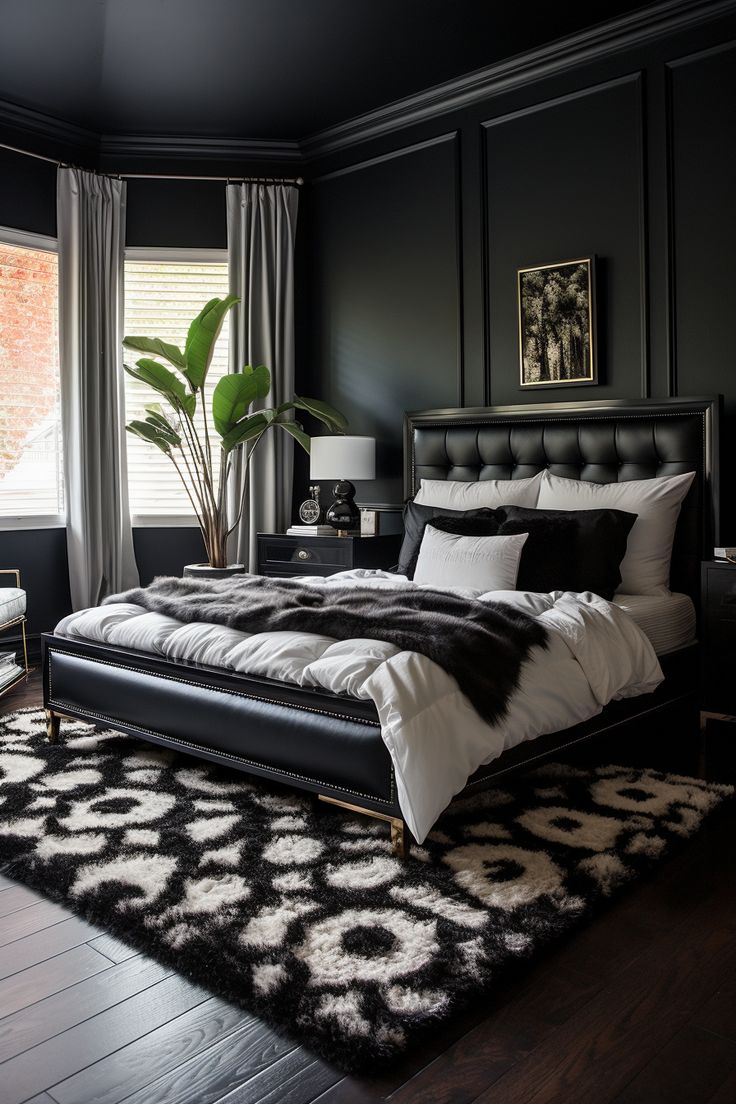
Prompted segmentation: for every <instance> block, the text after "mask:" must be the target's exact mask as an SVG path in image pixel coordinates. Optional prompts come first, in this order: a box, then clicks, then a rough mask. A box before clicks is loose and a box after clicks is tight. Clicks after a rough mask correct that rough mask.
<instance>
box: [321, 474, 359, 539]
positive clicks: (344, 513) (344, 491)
mask: <svg viewBox="0 0 736 1104" xmlns="http://www.w3.org/2000/svg"><path fill="white" fill-rule="evenodd" d="M332 493H333V494H334V496H335V501H334V502H333V503H332V505H331V506H330V508H329V510H328V511H327V521H328V523H329V524H330V525H331V526H332V527H333V529H337V532H338V536H346V535H347V534H348V533H350V532H351V530H359V529H360V511H359V510H358V507H357V506H356V505H355V487H354V486H353V484H352V483H351V482H350V481H349V480H347V479H341V480H340V482H339V483H336V484H335V486H334V487H333V488H332Z"/></svg>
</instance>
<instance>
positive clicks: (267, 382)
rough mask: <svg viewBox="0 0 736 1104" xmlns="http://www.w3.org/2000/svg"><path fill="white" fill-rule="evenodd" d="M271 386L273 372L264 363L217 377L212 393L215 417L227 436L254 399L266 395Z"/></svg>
mask: <svg viewBox="0 0 736 1104" xmlns="http://www.w3.org/2000/svg"><path fill="white" fill-rule="evenodd" d="M270 389H271V373H270V372H269V370H268V368H266V367H265V366H264V365H260V366H259V367H258V368H251V367H250V365H246V367H245V368H244V369H243V371H242V372H233V373H231V374H230V375H227V376H223V377H222V379H220V380H218V381H217V386H216V387H215V391H214V394H213V396H212V421H213V422H214V424H215V429H216V430H217V432H218V433H219V434H220V436H221V437H224V436H225V434H226V433H229V432H230V430H231V429H232V428H233V426H234V425H235V424H236V423H237V422H239V421H240V420H241V418H244V417H245V416H246V414H247V413H248V410H249V408H250V405H251V403H252V402H254V400H255V399H264V398H265V397H266V395H267V394H268V392H269V391H270Z"/></svg>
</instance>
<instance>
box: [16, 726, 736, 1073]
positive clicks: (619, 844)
mask: <svg viewBox="0 0 736 1104" xmlns="http://www.w3.org/2000/svg"><path fill="white" fill-rule="evenodd" d="M731 792H732V791H731V789H730V788H729V787H727V786H719V785H713V784H707V783H704V782H700V781H697V780H695V779H692V778H683V777H679V776H670V775H663V774H660V773H657V772H654V771H647V770H638V769H637V770H631V769H627V768H625V767H617V766H608V767H601V768H599V769H596V770H590V771H588V770H581V769H578V768H573V767H569V766H562V765H554V764H552V765H547V766H544V767H541V768H539V769H537V770H535V771H532V772H530V773H528V774H526V775H524V776H519V777H515V778H513V779H509V782H508V785H507V787H504V788H503V789H501V788H499V789H495V790H492V791H489V792H487V793H484V794H480V795H478V796H476V797H473V798H471V799H467V800H463V801H458V802H456V803H455V804H454V805H453V806H452V808H451V810H450V811H449V812H447V813H446V814H445V815H444V816H443V817H442V819H441V821H440V822H439V823H438V825H437V827H436V829H435V831H434V832H433V833H432V834H431V836H430V838H429V839H428V840H427V841H426V842H425V844H424V845H423V846H422V847H414V848H413V849H412V856H411V858H410V859H409V860H408V861H406V862H401V861H400V860H398V859H396V858H394V857H393V855H392V854H391V851H390V846H389V842H388V838H387V837H388V833H387V827H386V825H381V824H378V823H377V822H374V821H370V820H368V819H367V818H364V817H352V816H350V815H348V814H345V813H343V812H341V811H339V810H334V811H332V810H330V809H329V808H328V807H325V808H324V810H318V809H316V808H315V804H314V802H313V801H312V800H311V799H310V798H308V797H305V796H300V795H299V794H296V793H290V792H288V791H286V790H283V789H278V790H277V789H275V788H268V787H267V786H264V785H261V784H254V783H252V782H250V781H248V780H247V779H246V778H245V777H244V776H240V775H239V774H238V773H237V772H235V771H229V770H226V769H221V768H219V767H215V766H212V765H210V764H207V763H204V762H202V761H201V760H196V759H192V758H189V757H183V756H180V755H175V754H173V753H170V752H167V751H164V750H161V749H157V748H155V747H153V746H151V745H146V744H141V743H138V742H137V741H134V740H130V739H128V738H126V737H123V736H120V735H118V734H116V733H113V732H109V731H108V732H97V731H95V730H94V729H93V728H92V727H90V726H89V725H86V724H82V723H76V722H72V721H64V722H62V742H61V743H60V744H59V745H57V746H55V747H50V746H49V745H48V743H47V742H46V738H45V730H44V722H43V714H42V712H41V711H40V710H21V711H20V712H18V713H15V714H12V715H10V716H8V717H6V718H5V719H4V720H3V721H2V722H0V869H2V870H3V871H4V873H6V874H8V875H9V876H10V877H11V878H17V879H18V880H19V881H22V882H25V883H27V884H28V885H32V886H36V887H37V888H39V889H40V890H41V891H42V892H44V893H46V894H48V895H51V896H53V897H55V898H57V899H59V900H61V901H64V902H65V903H66V904H68V905H69V906H70V907H71V908H72V909H74V911H76V912H78V913H80V914H82V915H84V916H86V917H88V918H89V919H91V920H93V921H95V922H97V923H99V924H101V925H103V926H104V927H106V928H107V929H108V930H110V931H112V932H115V933H116V934H117V935H119V936H120V937H122V938H123V939H125V940H127V941H128V942H130V943H132V944H134V945H137V946H139V947H141V948H142V949H144V950H145V951H147V952H148V953H150V954H152V955H154V956H156V957H158V958H161V959H163V960H165V961H167V962H169V963H172V964H173V965H174V966H175V967H176V969H177V970H178V971H179V972H180V973H183V974H186V975H187V976H189V977H191V978H193V979H194V980H196V981H199V982H200V983H201V984H203V985H204V986H206V987H207V988H209V989H210V990H211V991H213V992H215V993H218V994H220V995H222V996H224V997H227V998H229V999H231V1000H234V1001H236V1002H238V1003H240V1004H241V1005H243V1006H244V1007H246V1008H249V1009H251V1010H253V1011H255V1012H256V1013H258V1014H259V1015H261V1016H263V1017H264V1018H265V1019H267V1020H268V1021H270V1022H271V1023H273V1024H275V1025H277V1026H281V1027H283V1028H285V1029H286V1030H287V1031H288V1032H290V1033H291V1034H292V1035H295V1036H297V1037H299V1038H300V1039H302V1040H303V1041H304V1042H306V1043H307V1044H308V1045H310V1046H312V1047H314V1048H315V1049H316V1050H318V1051H319V1052H320V1053H322V1054H323V1055H325V1056H326V1057H327V1058H329V1059H331V1060H332V1061H334V1062H336V1063H337V1064H339V1065H341V1066H342V1067H343V1068H346V1069H357V1068H360V1067H361V1066H362V1065H365V1064H366V1062H368V1061H373V1060H375V1059H377V1058H385V1057H390V1056H391V1055H393V1054H395V1053H397V1052H398V1051H400V1050H402V1049H404V1048H405V1047H406V1046H407V1044H408V1043H409V1042H410V1041H411V1040H412V1039H413V1038H414V1037H416V1035H417V1034H418V1033H419V1032H420V1031H421V1030H422V1029H423V1028H425V1027H426V1026H427V1025H428V1024H430V1023H433V1022H435V1023H436V1022H437V1021H440V1020H443V1019H447V1018H449V1017H450V1016H452V1015H453V1013H454V1011H456V1010H457V1009H458V1008H459V1007H461V1006H462V1005H463V1004H465V1003H467V1002H468V1001H469V1000H470V999H471V998H472V997H473V996H477V995H478V994H479V993H480V992H481V991H483V990H485V989H487V988H488V987H489V985H490V984H491V983H492V982H493V980H494V979H495V978H496V977H497V975H498V974H499V971H500V968H501V967H503V966H505V965H507V964H508V963H509V962H510V961H512V960H514V959H519V958H524V957H527V956H529V955H530V954H532V953H533V952H534V951H535V949H536V948H538V947H540V946H541V945H543V944H545V943H546V942H548V941H549V940H550V939H552V938H553V937H555V936H558V935H560V934H561V933H563V932H565V931H566V930H568V929H570V928H571V927H572V926H573V925H575V924H577V923H579V922H580V920H581V918H583V917H584V916H586V915H587V914H589V913H590V912H591V910H592V909H593V908H594V906H595V905H596V904H597V903H598V902H599V901H600V900H601V899H602V898H605V897H608V896H609V895H610V894H611V893H613V892H614V891H615V890H617V889H618V888H619V887H621V886H623V885H624V884H626V883H627V882H629V881H631V880H632V879H635V878H638V877H641V876H642V875H643V874H645V873H646V872H647V870H648V869H649V868H650V867H651V865H652V864H653V863H654V862H655V861H656V860H658V859H660V858H661V857H662V856H663V855H664V854H665V852H666V851H667V850H668V848H669V847H670V845H671V844H672V843H674V842H676V841H679V840H682V839H683V838H684V837H687V836H690V835H692V834H693V833H694V832H695V831H696V830H697V828H698V826H699V825H700V823H701V821H702V819H703V817H704V816H705V815H706V814H707V813H709V812H710V811H711V810H712V809H714V808H715V806H716V805H718V804H719V803H720V802H721V801H722V800H723V799H724V798H725V797H726V796H727V795H729V794H730V793H731Z"/></svg>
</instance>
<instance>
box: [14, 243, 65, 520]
mask: <svg viewBox="0 0 736 1104" xmlns="http://www.w3.org/2000/svg"><path fill="white" fill-rule="evenodd" d="M15 236H16V237H18V236H19V235H17V234H16V235H15ZM28 237H29V238H30V235H28ZM58 297H59V278H58V263H57V256H56V253H53V252H50V251H49V250H48V249H33V248H26V247H24V246H23V247H21V246H18V245H14V244H9V243H7V242H4V241H3V240H2V236H1V235H0V394H2V401H1V402H0V517H3V518H30V517H33V518H39V519H44V520H46V521H57V522H58V521H60V520H61V515H62V513H63V509H64V503H63V481H62V468H61V460H62V458H61V424H60V406H59V340H58Z"/></svg>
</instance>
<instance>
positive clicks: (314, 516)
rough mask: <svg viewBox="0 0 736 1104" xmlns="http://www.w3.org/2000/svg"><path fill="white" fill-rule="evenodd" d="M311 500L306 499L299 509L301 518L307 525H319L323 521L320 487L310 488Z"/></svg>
mask: <svg viewBox="0 0 736 1104" xmlns="http://www.w3.org/2000/svg"><path fill="white" fill-rule="evenodd" d="M309 493H310V495H311V498H305V499H304V502H302V504H301V506H300V507H299V517H300V519H301V520H302V522H303V523H304V524H305V525H319V523H320V522H321V521H322V507H321V506H320V504H319V486H315V487H310V488H309Z"/></svg>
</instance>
